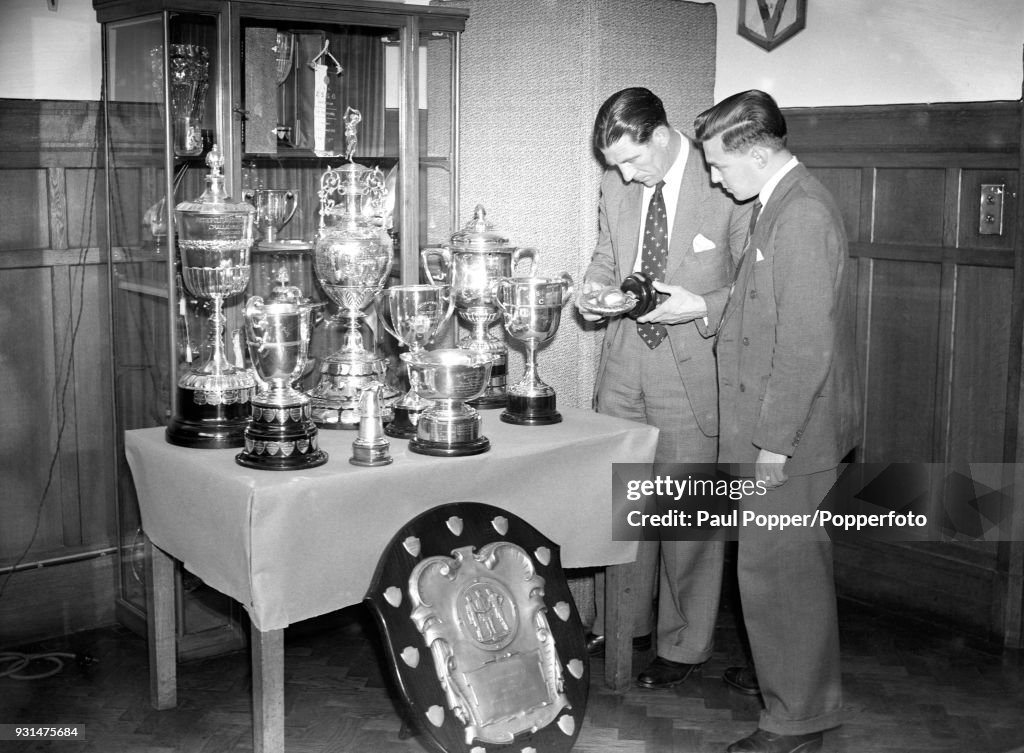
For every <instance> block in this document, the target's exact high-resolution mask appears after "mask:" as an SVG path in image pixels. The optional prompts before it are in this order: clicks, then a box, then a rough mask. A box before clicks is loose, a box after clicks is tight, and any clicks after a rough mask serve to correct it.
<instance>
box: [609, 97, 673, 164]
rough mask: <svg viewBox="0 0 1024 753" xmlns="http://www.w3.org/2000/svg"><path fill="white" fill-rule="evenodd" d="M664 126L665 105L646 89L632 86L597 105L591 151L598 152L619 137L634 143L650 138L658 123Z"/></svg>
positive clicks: (643, 142)
mask: <svg viewBox="0 0 1024 753" xmlns="http://www.w3.org/2000/svg"><path fill="white" fill-rule="evenodd" d="M662 125H663V126H668V116H667V115H666V114H665V105H664V104H662V101H661V100H660V99H659V98H658V97H657V96H656V95H655V94H654V93H653V92H652V91H650V90H649V89H644V88H643V87H639V86H635V87H632V88H630V89H623V90H622V91H619V92H616V93H615V94H613V95H612V96H610V97H609V98H608V99H606V100H605V102H604V104H603V105H601V109H600V110H598V111H597V118H596V119H595V121H594V151H596V152H597V153H598V154H600V153H601V152H602V151H604V150H605V149H607V148H608V147H609V146H611V145H612V144H614V143H615V142H616V141H618V140H619V139H621V138H622V137H623V136H629V137H631V138H632V139H633V141H635V142H636V143H638V144H645V143H647V142H648V141H650V138H651V134H652V133H654V129H655V128H657V127H658V126H662Z"/></svg>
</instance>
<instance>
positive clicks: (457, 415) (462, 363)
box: [401, 348, 496, 457]
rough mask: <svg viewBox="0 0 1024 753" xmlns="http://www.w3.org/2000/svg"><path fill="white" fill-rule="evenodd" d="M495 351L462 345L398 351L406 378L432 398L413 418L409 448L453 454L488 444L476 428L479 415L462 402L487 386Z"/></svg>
mask: <svg viewBox="0 0 1024 753" xmlns="http://www.w3.org/2000/svg"><path fill="white" fill-rule="evenodd" d="M495 358H496V356H495V355H494V354H492V353H474V352H473V351H470V350H465V349H464V348H441V349H438V350H420V351H418V352H416V353H411V352H406V353H402V354H401V359H402V360H403V361H405V363H406V365H407V366H408V367H409V380H410V381H413V380H415V381H416V384H417V385H418V390H419V393H420V394H421V395H422V396H423V397H425V398H427V399H429V400H432V401H433V402H432V404H431V406H430V407H429V408H427V409H426V410H424V411H423V413H422V414H421V415H420V418H419V421H417V422H416V436H415V437H413V439H411V440H410V441H409V450H410V451H412V452H416V453H419V454H420V455H435V456H440V457H458V456H461V455H479V454H480V453H481V452H487V450H489V449H490V448H491V442H490V440H489V439H488V438H487V437H485V436H483V435H482V434H481V433H480V428H481V425H482V424H483V418H482V417H481V416H480V414H479V413H478V412H477V411H476V410H474V409H473V407H472V406H469V405H466V401H468V400H472V399H473V398H476V397H479V396H480V395H482V394H483V392H484V390H485V389H487V383H488V380H489V379H490V377H491V366H492V365H493V363H494V361H495Z"/></svg>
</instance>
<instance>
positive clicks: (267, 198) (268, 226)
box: [243, 188, 299, 243]
mask: <svg viewBox="0 0 1024 753" xmlns="http://www.w3.org/2000/svg"><path fill="white" fill-rule="evenodd" d="M243 197H244V198H245V200H246V201H248V202H249V203H250V204H252V205H253V206H254V207H256V235H257V236H258V237H257V239H256V240H257V243H274V242H275V241H277V234H278V233H280V232H281V230H282V229H283V228H284V226H285V225H287V224H288V223H289V222H290V221H291V219H292V217H293V216H294V215H295V210H296V209H297V208H298V206H299V204H298V192H297V191H294V190H292V189H290V188H255V189H250V190H248V191H245V192H244V193H243Z"/></svg>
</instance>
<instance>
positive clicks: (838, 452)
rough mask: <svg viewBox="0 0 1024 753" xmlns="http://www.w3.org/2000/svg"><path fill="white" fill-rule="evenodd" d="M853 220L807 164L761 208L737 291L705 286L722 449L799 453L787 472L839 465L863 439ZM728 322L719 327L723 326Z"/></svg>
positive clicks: (738, 457)
mask: <svg viewBox="0 0 1024 753" xmlns="http://www.w3.org/2000/svg"><path fill="white" fill-rule="evenodd" d="M847 263H848V257H847V240H846V232H845V230H844V228H843V219H842V216H841V215H840V213H839V208H838V207H837V206H836V203H835V200H834V199H833V198H832V195H831V194H830V193H829V192H828V190H827V189H826V188H825V187H824V186H823V185H822V184H821V183H820V182H819V181H818V180H817V179H816V178H814V177H813V176H812V175H811V174H810V172H808V170H807V168H806V167H804V166H803V165H797V166H796V168H794V169H793V170H792V171H790V172H789V173H788V174H786V176H785V177H783V178H782V180H781V181H780V182H779V184H778V186H776V188H775V190H774V191H773V192H772V194H771V197H770V198H769V200H768V204H767V205H766V206H765V207H764V209H763V210H762V212H761V216H760V217H759V219H758V221H757V227H756V229H755V230H754V233H753V235H752V237H751V239H750V243H749V245H748V247H747V250H746V252H745V254H744V257H743V260H742V261H741V263H740V266H739V271H738V274H737V278H736V282H735V286H734V289H733V291H732V294H731V295H730V294H729V288H724V289H722V290H719V291H715V292H713V293H709V294H707V295H705V301H706V302H707V304H708V321H709V324H710V326H711V327H712V329H717V334H718V339H717V353H718V384H719V405H720V409H721V419H720V426H721V434H720V436H719V457H720V459H721V460H722V461H723V462H728V463H752V462H753V461H754V460H755V458H756V457H757V452H758V448H762V449H766V450H770V451H772V452H777V453H781V454H784V455H788V456H789V458H790V459H789V460H788V461H787V463H786V472H787V473H789V474H791V475H792V474H807V473H814V472H816V471H821V470H825V469H828V468H833V467H835V466H837V465H838V464H839V462H840V460H841V459H842V458H843V456H845V455H846V454H847V453H848V452H849V451H850V450H851V449H852V448H853V447H854V446H855V445H856V444H857V442H858V440H859V437H860V395H859V381H858V378H857V364H856V360H855V359H856V348H855V341H854V299H853V290H852V285H851V284H850V282H849V280H848V279H847V278H848V274H847ZM715 323H717V327H715Z"/></svg>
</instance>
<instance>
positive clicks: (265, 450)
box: [235, 270, 327, 471]
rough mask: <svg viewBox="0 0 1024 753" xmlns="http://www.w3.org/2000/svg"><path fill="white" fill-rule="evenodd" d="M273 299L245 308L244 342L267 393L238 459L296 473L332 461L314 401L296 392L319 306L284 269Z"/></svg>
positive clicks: (255, 403)
mask: <svg viewBox="0 0 1024 753" xmlns="http://www.w3.org/2000/svg"><path fill="white" fill-rule="evenodd" d="M278 283H279V284H278V286H277V288H276V289H275V290H274V295H273V297H272V298H271V299H270V300H264V299H263V298H262V297H261V296H253V297H252V298H250V299H249V300H248V301H247V302H246V304H245V340H246V345H248V348H249V357H250V359H251V360H252V365H253V368H254V369H255V370H256V373H257V374H258V375H259V378H260V380H261V381H262V382H263V388H262V389H260V390H259V392H257V394H256V396H255V397H254V398H253V399H252V419H251V420H250V422H249V425H248V427H246V429H245V450H243V451H242V452H240V453H239V454H238V455H237V456H236V457H235V460H236V461H237V462H238V464H239V465H244V466H246V467H247V468H258V469H261V470H268V471H291V470H300V469H303V468H315V467H316V466H318V465H323V464H324V463H326V462H327V453H326V452H324V451H323V450H321V449H320V446H319V442H318V438H317V428H316V424H314V423H313V420H312V418H311V416H310V407H309V398H308V397H307V396H306V395H304V394H303V393H301V392H299V391H298V390H297V389H295V387H294V386H293V385H294V382H295V380H296V379H298V378H299V376H300V375H301V374H302V371H303V369H304V368H305V366H306V361H307V360H308V348H309V334H310V322H309V318H310V312H311V311H312V309H313V308H315V306H314V305H311V304H309V303H308V302H307V301H306V300H305V298H304V297H303V294H302V290H300V289H299V288H297V287H295V286H294V285H289V284H288V273H287V271H285V270H282V271H281V272H280V274H279V277H278Z"/></svg>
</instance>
